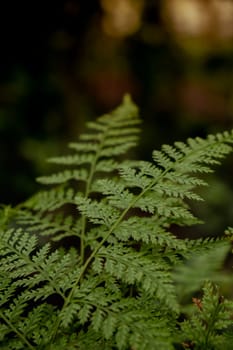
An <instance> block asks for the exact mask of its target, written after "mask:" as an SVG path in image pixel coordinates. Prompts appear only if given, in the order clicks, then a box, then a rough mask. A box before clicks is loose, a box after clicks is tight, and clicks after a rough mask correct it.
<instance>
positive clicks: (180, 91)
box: [0, 0, 233, 234]
mask: <svg viewBox="0 0 233 350" xmlns="http://www.w3.org/2000/svg"><path fill="white" fill-rule="evenodd" d="M0 17H1V18H0V23H1V27H0V30H1V47H0V48H1V49H0V142H1V144H0V166H1V170H0V202H1V203H11V204H17V203H18V202H20V201H23V200H25V199H26V198H27V197H28V196H30V195H31V194H32V193H33V192H34V191H36V190H38V189H39V185H37V184H36V182H35V180H34V179H35V177H36V176H38V175H41V174H45V173H46V172H47V171H48V170H49V169H48V165H47V164H46V162H45V159H46V158H47V157H49V156H52V155H57V154H59V153H62V152H65V146H66V144H67V142H69V141H74V140H75V139H77V137H78V135H79V134H80V133H81V132H83V130H84V125H85V122H86V121H87V120H92V119H94V118H95V117H96V116H98V115H100V114H102V113H105V112H108V111H109V110H111V109H112V108H114V107H116V106H117V104H119V103H120V101H121V99H122V96H123V95H124V93H125V92H130V93H131V95H132V97H133V99H134V101H135V102H136V103H137V104H138V105H139V107H140V111H141V116H142V118H143V121H144V123H143V133H142V141H141V145H140V147H139V148H138V150H137V154H136V155H135V156H136V157H137V158H144V159H150V154H151V151H152V150H153V149H155V148H159V147H160V145H161V144H162V143H172V142H174V141H175V140H185V139H186V138H187V137H189V136H191V137H194V136H206V134H208V133H215V132H218V131H223V130H225V129H228V130H229V129H231V128H232V127H233V2H232V1H231V0H220V1H218V0H204V1H202V0H173V1H170V0H163V1H156V0H154V1H152V0H151V1H150V0H149V1H146V0H101V1H100V0H89V1H87V0H80V1H78V0H61V1H45V0H41V1H31V2H27V1H20V2H12V1H7V2H6V4H4V5H1V10H0ZM232 176H233V158H232V157H229V158H228V159H227V160H226V161H225V162H224V164H223V166H222V167H221V168H219V169H218V171H217V175H216V176H211V177H209V178H208V179H209V182H210V187H209V188H208V189H205V191H203V194H204V196H205V198H206V200H207V203H206V204H204V205H201V206H199V205H198V206H197V207H196V208H195V206H194V210H196V211H197V212H198V213H199V214H200V215H201V217H203V218H204V219H205V220H207V221H208V224H207V225H206V226H205V227H204V230H206V232H212V233H216V234H218V233H219V232H220V231H222V230H223V229H224V228H225V227H226V226H228V225H230V224H231V225H233V188H232ZM202 230H203V227H202Z"/></svg>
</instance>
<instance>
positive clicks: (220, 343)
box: [180, 282, 233, 350]
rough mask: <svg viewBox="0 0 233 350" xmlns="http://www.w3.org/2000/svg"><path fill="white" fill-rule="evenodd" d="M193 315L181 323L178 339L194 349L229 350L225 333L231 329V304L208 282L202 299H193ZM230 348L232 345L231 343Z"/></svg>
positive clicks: (232, 311) (232, 306)
mask: <svg viewBox="0 0 233 350" xmlns="http://www.w3.org/2000/svg"><path fill="white" fill-rule="evenodd" d="M193 304H194V306H193V308H194V311H193V314H192V316H191V318H190V320H187V321H185V322H182V324H181V333H180V337H181V338H182V339H183V342H184V343H186V344H190V345H191V344H192V345H193V346H194V348H195V349H200V350H201V349H214V350H220V349H223V348H224V349H225V348H228V349H230V347H229V346H230V342H229V340H230V337H228V336H226V331H227V330H228V329H229V327H230V329H231V327H232V319H231V318H232V314H233V303H232V302H229V301H225V300H224V298H223V297H222V296H221V294H220V293H219V290H218V288H217V287H216V286H215V285H213V284H212V283H210V282H206V284H205V285H204V287H203V297H202V299H197V298H193ZM231 346H232V343H231Z"/></svg>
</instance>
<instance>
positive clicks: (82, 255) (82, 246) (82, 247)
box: [80, 128, 108, 265]
mask: <svg viewBox="0 0 233 350" xmlns="http://www.w3.org/2000/svg"><path fill="white" fill-rule="evenodd" d="M107 131H108V128H107V129H106V130H105V132H104V133H103V137H102V139H101V141H100V143H99V147H98V149H97V151H96V154H95V158H94V160H93V162H92V164H91V168H90V173H89V177H88V179H87V183H86V190H85V194H84V196H85V198H88V196H89V194H90V189H91V184H92V181H93V178H94V174H95V169H96V164H97V162H98V159H99V155H100V151H101V150H102V148H103V145H104V140H105V137H106V135H107ZM86 222H87V219H86V217H85V216H83V217H82V230H81V240H80V258H81V265H82V264H83V262H84V259H85V244H84V239H85V231H86Z"/></svg>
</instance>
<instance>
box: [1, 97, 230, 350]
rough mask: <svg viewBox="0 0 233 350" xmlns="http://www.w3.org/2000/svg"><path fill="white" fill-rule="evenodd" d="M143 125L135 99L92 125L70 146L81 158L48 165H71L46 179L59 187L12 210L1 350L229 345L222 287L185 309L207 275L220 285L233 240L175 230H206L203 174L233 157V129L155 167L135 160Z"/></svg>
mask: <svg viewBox="0 0 233 350" xmlns="http://www.w3.org/2000/svg"><path fill="white" fill-rule="evenodd" d="M139 123H140V119H139V117H138V113H137V108H136V107H135V105H134V104H133V103H132V101H131V100H130V98H129V96H126V97H125V98H124V101H123V103H122V105H121V106H120V107H118V108H117V109H116V110H115V111H113V112H112V113H110V114H108V115H105V116H102V117H100V118H99V119H97V121H96V122H90V123H88V124H87V127H88V130H89V131H88V132H87V133H86V134H83V135H81V136H80V140H79V141H78V142H75V143H71V144H70V145H69V146H70V148H71V149H72V150H73V153H72V154H70V155H67V156H61V157H56V158H52V159H50V160H49V161H50V162H52V163H55V164H57V165H58V166H59V167H64V168H65V169H64V170H63V171H61V170H59V172H58V173H56V174H51V175H49V176H44V177H40V178H38V181H39V182H41V183H43V184H46V185H52V186H53V187H52V188H51V189H48V190H44V191H41V192H39V193H37V194H36V195H35V196H34V197H32V198H30V199H29V200H27V201H26V202H25V203H22V204H20V205H19V206H18V207H16V208H10V207H4V206H3V207H2V209H1V211H0V225H1V226H0V228H1V231H0V235H1V240H0V257H1V258H0V259H1V264H0V279H1V285H0V291H1V294H0V298H1V299H0V305H1V306H0V321H1V323H0V329H1V332H0V334H1V338H0V346H1V349H19V350H20V349H31V350H32V349H43V350H44V349H45V350H54V349H55V350H60V349H71V350H72V349H81V350H82V349H83V350H86V349H100V350H102V349H106V350H107V349H119V350H128V349H129V350H139V349H140V350H143V349H145V350H154V349H164V350H169V349H171V350H172V349H176V348H178V349H179V348H181V347H184V348H185V347H187V346H189V347H192V348H194V349H220V343H221V342H222V344H223V343H224V344H225V345H226V348H227V346H228V345H229V344H230V339H231V338H232V336H233V332H232V329H233V328H232V327H233V321H232V311H233V310H232V302H230V301H229V302H228V301H226V300H224V301H223V300H222V298H220V297H219V292H218V290H217V289H216V288H215V287H214V286H213V284H211V283H210V282H208V283H206V284H205V285H204V296H203V299H202V300H201V301H200V304H198V305H197V302H196V305H197V306H198V309H197V308H196V309H194V311H193V312H190V311H188V310H189V309H187V311H184V310H185V308H184V306H183V305H182V301H183V298H184V297H185V298H187V297H188V298H190V300H191V294H193V293H196V292H198V291H199V290H200V289H201V287H202V286H203V283H204V282H205V281H206V280H207V279H212V281H220V280H221V279H220V275H221V274H220V273H219V270H220V268H221V266H222V265H223V262H224V259H225V257H226V254H227V253H228V252H229V250H230V243H229V241H231V239H229V237H231V234H232V232H230V229H229V232H228V236H226V239H225V238H221V239H212V238H206V239H198V240H195V239H179V238H178V237H176V236H175V235H174V234H173V233H172V227H173V226H174V225H176V226H190V225H194V224H197V223H200V220H199V219H197V218H196V217H195V216H194V215H193V214H192V212H191V209H190V207H189V203H190V201H191V200H196V201H200V200H202V198H201V197H200V195H198V194H197V193H196V192H195V189H196V187H198V186H203V185H206V182H205V180H204V178H203V176H202V177H200V174H205V173H209V172H211V171H212V168H213V166H215V165H216V164H219V163H220V160H222V158H224V157H225V156H226V155H227V154H228V153H230V152H231V151H232V147H231V144H232V143H233V132H224V133H221V134H217V135H210V136H208V137H207V138H206V139H201V138H195V139H188V141H187V143H183V142H176V143H175V144H174V146H168V145H163V146H162V149H161V151H153V155H152V156H153V162H146V161H135V160H132V161H130V160H126V159H125V157H124V154H125V153H126V152H128V151H129V149H130V148H131V147H133V146H136V145H137V141H138V134H139V131H140V130H139V128H138V125H139ZM194 300H196V301H197V299H194ZM200 305H201V306H200ZM181 315H183V316H182V317H183V321H182V322H180V318H181ZM187 344H188V345H187ZM224 348H225V347H224Z"/></svg>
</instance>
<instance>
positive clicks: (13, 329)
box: [0, 312, 35, 350]
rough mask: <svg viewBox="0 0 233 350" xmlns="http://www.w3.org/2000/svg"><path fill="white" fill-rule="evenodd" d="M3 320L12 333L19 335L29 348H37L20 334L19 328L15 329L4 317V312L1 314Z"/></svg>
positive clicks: (33, 349) (32, 349)
mask: <svg viewBox="0 0 233 350" xmlns="http://www.w3.org/2000/svg"><path fill="white" fill-rule="evenodd" d="M0 315H1V318H2V319H3V320H4V321H5V322H6V324H7V325H8V326H9V327H10V328H11V329H12V331H13V332H14V333H15V334H17V336H18V337H19V338H20V339H21V341H22V342H23V343H24V344H26V345H27V347H28V348H29V349H31V350H35V347H34V346H33V345H32V344H31V343H29V341H28V340H27V338H26V337H25V336H24V335H23V334H22V333H20V332H19V330H18V329H17V328H15V326H14V325H13V324H12V323H11V322H10V321H9V320H8V319H7V318H6V317H5V316H4V314H3V313H2V312H0Z"/></svg>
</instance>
